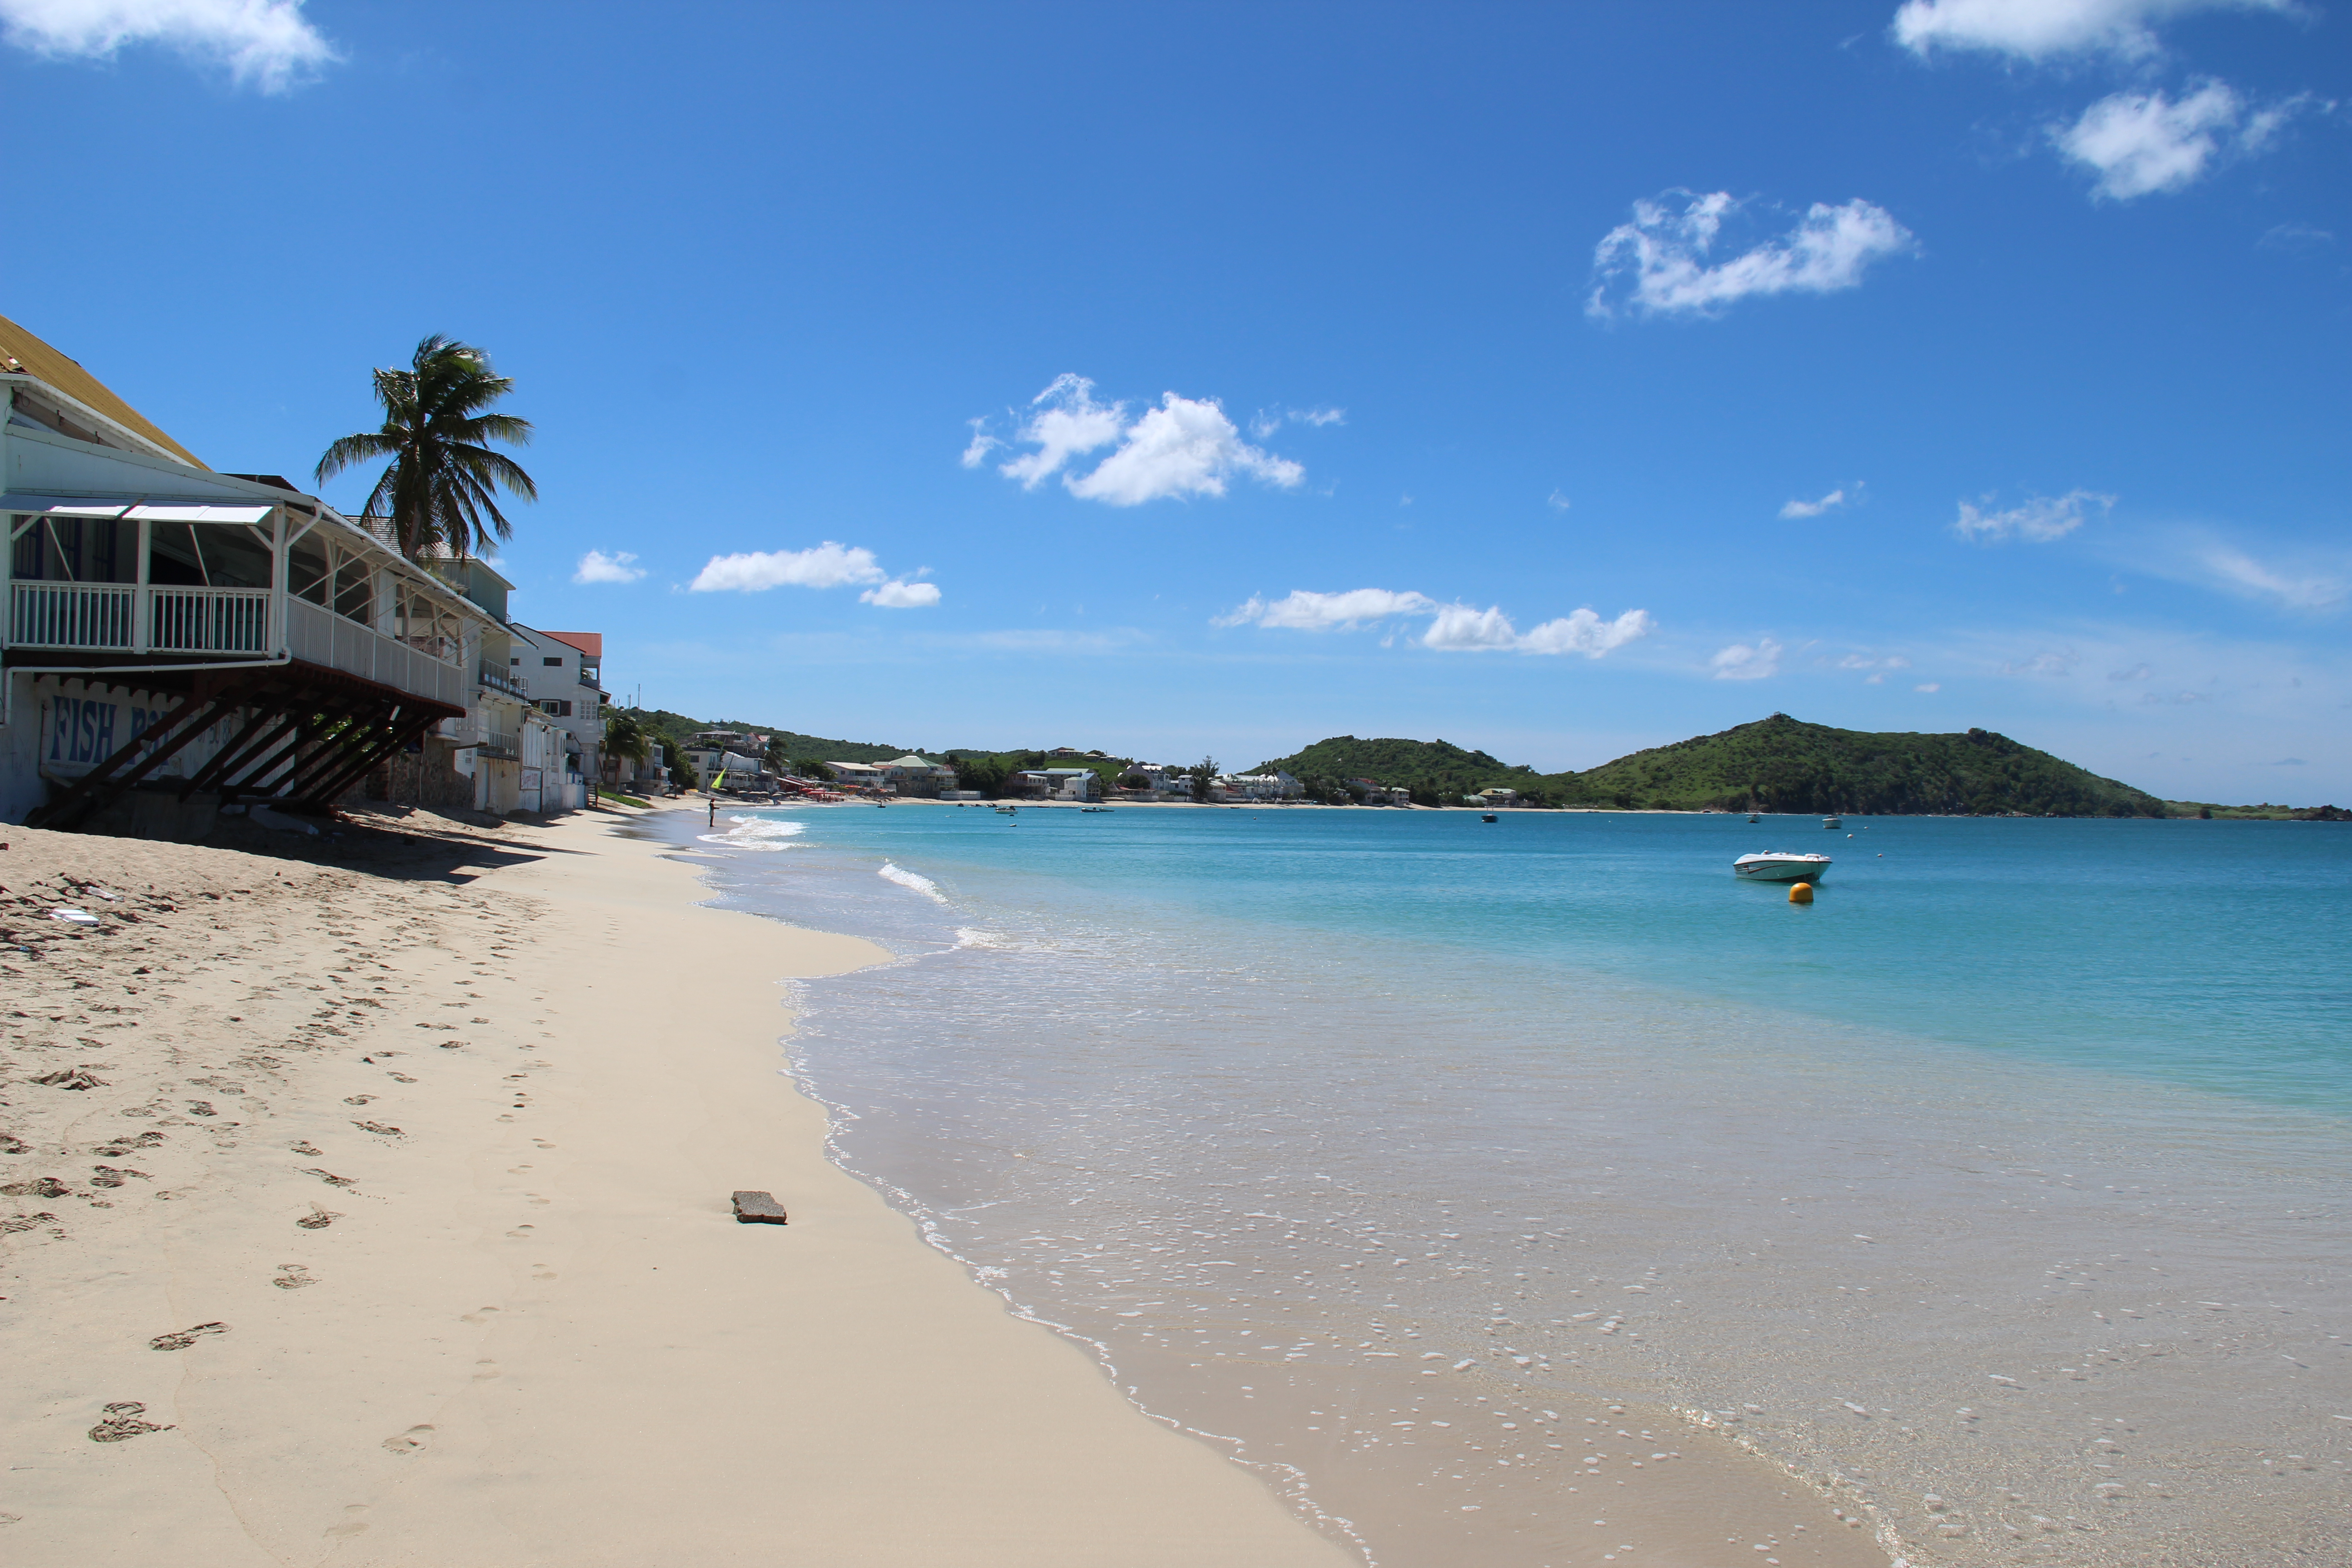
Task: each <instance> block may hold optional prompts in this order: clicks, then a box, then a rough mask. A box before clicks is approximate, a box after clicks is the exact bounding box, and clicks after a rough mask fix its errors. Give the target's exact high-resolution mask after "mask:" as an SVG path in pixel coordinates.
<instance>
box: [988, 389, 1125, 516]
mask: <svg viewBox="0 0 2352 1568" xmlns="http://www.w3.org/2000/svg"><path fill="white" fill-rule="evenodd" d="M1029 406H1030V407H1032V408H1034V409H1035V410H1037V412H1036V413H1034V414H1033V415H1031V416H1030V417H1029V422H1028V423H1027V424H1026V425H1024V426H1021V428H1020V429H1019V430H1017V431H1015V432H1014V434H1013V438H1014V439H1015V440H1018V441H1024V442H1027V443H1028V444H1030V445H1031V446H1034V447H1036V448H1037V449H1036V450H1035V451H1034V452H1031V453H1029V454H1028V455H1027V456H1025V457H1020V458H1013V461H1011V462H1009V463H1007V464H1005V465H1004V466H1003V467H1002V468H999V469H997V472H999V473H1001V474H1003V476H1004V477H1005V478H1006V479H1019V480H1020V481H1021V488H1022V489H1031V490H1034V489H1036V488H1037V485H1038V482H1039V481H1040V480H1042V479H1045V478H1046V476H1048V475H1050V474H1054V473H1056V472H1058V471H1059V470H1060V469H1061V468H1062V466H1063V465H1064V464H1065V463H1067V462H1068V461H1069V460H1070V459H1071V458H1075V457H1078V456H1080V455H1082V454H1084V453H1087V452H1091V451H1093V450H1095V448H1097V447H1108V446H1109V445H1110V444H1111V443H1112V442H1113V441H1116V440H1118V429H1119V421H1120V419H1121V418H1122V417H1123V416H1125V415H1126V413H1127V405H1125V404H1124V403H1113V404H1109V405H1104V404H1100V403H1097V402H1096V401H1095V384H1094V383H1093V382H1091V381H1088V380H1087V378H1086V377H1085V376H1083V375H1073V374H1069V373H1068V372H1064V373H1063V374H1060V375H1057V376H1055V378H1054V384H1052V385H1051V386H1048V387H1047V388H1045V391H1043V392H1041V393H1039V394H1038V395H1036V396H1034V397H1033V398H1031V399H1030V400H1029ZM979 444H980V435H979V431H978V430H977V428H975V430H974V432H973V442H972V446H971V447H965V448H964V454H963V456H964V466H965V467H967V468H975V467H977V466H978V465H979V462H980V459H979V458H975V457H974V456H973V455H972V451H973V447H978V446H979ZM993 444H994V443H991V445H993ZM983 455H984V454H983Z"/></svg>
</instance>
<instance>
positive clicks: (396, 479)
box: [316, 332, 539, 561]
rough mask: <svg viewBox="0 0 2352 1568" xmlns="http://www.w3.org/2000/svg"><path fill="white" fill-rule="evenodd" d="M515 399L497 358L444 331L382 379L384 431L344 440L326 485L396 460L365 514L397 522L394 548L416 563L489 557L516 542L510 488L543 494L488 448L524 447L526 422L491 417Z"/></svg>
mask: <svg viewBox="0 0 2352 1568" xmlns="http://www.w3.org/2000/svg"><path fill="white" fill-rule="evenodd" d="M513 390H514V383H513V381H511V380H510V379H509V378H508V377H506V376H503V375H499V374H496V373H494V372H493V371H492V370H491V369H490V356H489V355H488V354H487V353H483V352H482V351H481V350H480V349H478V348H476V347H474V346H473V345H472V344H471V343H461V342H457V340H456V339H454V338H447V337H444V336H442V335H441V334H440V333H438V332H436V333H435V334H434V335H433V336H431V337H429V338H426V339H425V341H424V342H421V343H418V344H417V345H416V355H415V359H414V360H413V361H412V362H411V364H410V368H409V369H407V370H379V371H377V372H376V373H375V396H376V401H377V402H379V403H381V404H383V428H382V429H380V430H363V431H362V432H360V433H359V434H358V435H356V436H345V437H342V438H341V440H339V441H337V442H336V443H335V444H334V445H333V446H331V447H328V448H327V453H326V456H324V457H322V458H320V459H319V467H318V468H317V469H316V476H317V478H318V479H319V482H320V483H321V484H324V483H325V482H326V481H327V480H329V479H332V478H334V477H335V476H336V475H337V474H340V473H341V472H342V471H343V470H344V469H345V468H355V467H357V466H358V465H360V464H362V463H365V462H369V461H371V460H373V459H374V458H391V459H392V460H391V462H389V463H388V464H386V465H385V467H384V470H383V477H382V478H380V479H377V480H376V482H375V489H373V490H371V491H369V492H368V499H367V506H366V509H365V510H367V511H368V512H369V513H370V514H371V515H373V516H379V517H385V518H389V519H390V520H391V522H392V531H393V542H394V544H396V545H397V546H399V549H400V552H401V553H402V554H403V555H405V556H407V557H408V558H409V559H410V560H412V561H421V560H424V559H425V558H426V557H427V556H430V555H434V554H437V553H441V552H447V553H448V554H450V555H453V556H459V557H463V556H467V555H479V554H483V553H486V552H488V549H489V548H490V546H491V542H492V541H493V540H494V539H495V540H503V539H509V538H511V537H513V534H514V530H513V528H512V526H511V525H509V523H508V521H507V520H506V514H505V513H503V512H501V511H499V505H498V499H497V492H498V491H499V489H501V488H503V489H507V490H509V491H511V492H513V493H514V494H516V495H519V496H520V497H522V498H523V499H524V500H538V499H539V487H538V486H537V485H535V484H533V483H532V482H531V479H530V475H529V474H527V473H524V472H523V471H522V468H521V466H520V464H518V463H516V462H515V460H514V459H513V458H509V457H508V456H507V455H506V454H505V453H503V452H493V451H492V450H490V448H489V446H488V443H489V442H492V441H503V442H506V443H508V444H509V445H512V446H517V447H520V446H526V445H528V444H529V443H530V437H531V427H530V420H528V419H518V418H517V417H515V416H513V415H511V414H488V413H485V412H483V411H484V410H485V409H487V408H488V407H489V405H491V404H493V403H496V402H497V401H498V400H499V398H501V397H504V396H505V395H507V394H508V393H509V392H511V391H513Z"/></svg>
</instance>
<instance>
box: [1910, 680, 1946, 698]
mask: <svg viewBox="0 0 2352 1568" xmlns="http://www.w3.org/2000/svg"><path fill="white" fill-rule="evenodd" d="M1942 689H1944V683H1943V682H1942V681H1940V680H1928V681H1923V682H1921V683H1920V684H1919V685H1917V686H1915V687H1913V688H1912V690H1914V691H1925V692H1927V693H1929V694H1930V695H1933V694H1934V693H1936V692H1938V691H1941V690H1942Z"/></svg>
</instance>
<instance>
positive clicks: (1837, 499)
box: [1780, 487, 1845, 519]
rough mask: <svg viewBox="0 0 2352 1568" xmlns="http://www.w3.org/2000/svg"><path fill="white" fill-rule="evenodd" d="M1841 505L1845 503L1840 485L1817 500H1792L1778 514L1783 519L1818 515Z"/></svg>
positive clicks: (1843, 492) (1843, 491)
mask: <svg viewBox="0 0 2352 1568" xmlns="http://www.w3.org/2000/svg"><path fill="white" fill-rule="evenodd" d="M1843 505H1845V490H1844V489H1843V487H1841V488H1839V489H1833V490H1832V491H1831V492H1830V493H1829V494H1827V495H1825V496H1823V497H1822V499H1821V500H1790V502H1789V503H1788V504H1787V505H1786V506H1783V507H1782V508H1781V509H1780V515H1781V517H1782V518H1784V519H1790V518H1800V517H1819V516H1821V515H1822V513H1823V512H1825V511H1830V510H1834V509H1836V508H1838V507H1842V506H1843Z"/></svg>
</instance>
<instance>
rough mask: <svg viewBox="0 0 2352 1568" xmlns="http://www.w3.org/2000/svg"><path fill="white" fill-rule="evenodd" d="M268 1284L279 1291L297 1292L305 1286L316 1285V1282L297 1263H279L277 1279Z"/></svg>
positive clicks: (307, 1271)
mask: <svg viewBox="0 0 2352 1568" xmlns="http://www.w3.org/2000/svg"><path fill="white" fill-rule="evenodd" d="M270 1283H271V1284H272V1285H275V1286H277V1287H278V1289H280V1290H299V1289H302V1287H303V1286H305V1285H316V1284H317V1283H318V1280H316V1279H312V1278H311V1276H310V1270H309V1269H307V1268H303V1267H302V1266H301V1265H300V1264H299V1263H281V1264H279V1265H278V1278H277V1279H272V1280H271V1281H270Z"/></svg>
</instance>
